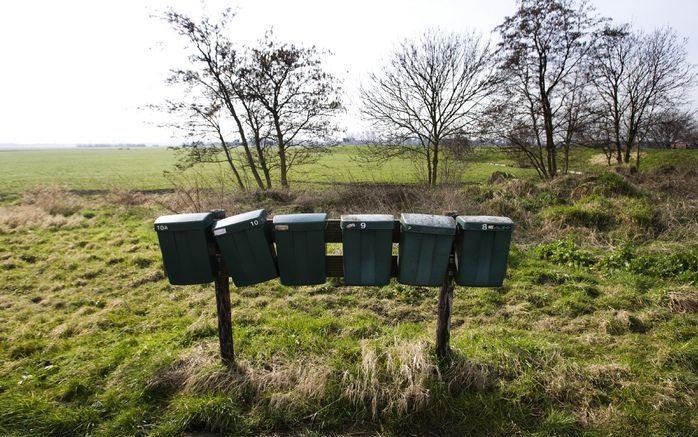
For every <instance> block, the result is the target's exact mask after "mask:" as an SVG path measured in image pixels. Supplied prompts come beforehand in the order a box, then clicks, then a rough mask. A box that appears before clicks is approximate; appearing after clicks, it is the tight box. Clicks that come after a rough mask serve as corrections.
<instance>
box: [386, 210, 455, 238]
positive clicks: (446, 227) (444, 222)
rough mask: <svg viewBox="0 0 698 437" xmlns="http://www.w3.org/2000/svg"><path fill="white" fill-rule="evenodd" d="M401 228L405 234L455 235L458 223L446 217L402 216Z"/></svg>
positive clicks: (426, 215)
mask: <svg viewBox="0 0 698 437" xmlns="http://www.w3.org/2000/svg"><path fill="white" fill-rule="evenodd" d="M400 226H401V228H402V230H403V231H405V232H416V233H420V234H433V235H455V233H456V221H455V220H454V219H453V217H449V216H446V215H431V214H400Z"/></svg>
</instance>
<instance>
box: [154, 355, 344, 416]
mask: <svg viewBox="0 0 698 437" xmlns="http://www.w3.org/2000/svg"><path fill="white" fill-rule="evenodd" d="M330 374H331V370H330V368H329V367H327V366H326V365H324V364H322V363H318V362H309V361H306V360H300V361H290V362H286V361H282V360H281V359H280V358H278V357H277V359H276V361H269V362H265V363H263V364H262V363H252V362H249V361H247V360H238V362H237V363H236V364H235V367H234V368H233V369H229V368H227V367H225V366H222V365H221V364H219V357H218V351H217V345H215V344H214V343H203V344H200V345H198V346H196V347H195V348H193V349H192V350H190V351H189V352H188V353H186V354H185V355H183V356H182V357H180V358H178V359H177V360H175V361H174V362H173V363H172V364H170V365H168V366H165V367H163V368H161V369H160V370H159V371H157V372H156V373H155V374H154V375H153V376H152V377H151V378H150V380H149V381H148V382H147V385H146V388H147V390H149V391H151V392H156V393H161V394H172V393H174V392H178V393H182V394H192V395H197V394H198V395H201V394H210V393H225V394H228V395H231V396H239V397H244V398H250V397H251V398H252V399H253V400H257V401H259V400H262V399H266V400H267V402H268V406H269V407H270V408H272V409H275V410H278V411H281V410H285V409H289V408H291V407H295V406H296V405H297V404H302V403H304V402H307V401H308V400H313V399H318V398H320V397H322V396H323V395H325V391H326V388H325V387H326V383H327V381H328V379H329V377H330Z"/></svg>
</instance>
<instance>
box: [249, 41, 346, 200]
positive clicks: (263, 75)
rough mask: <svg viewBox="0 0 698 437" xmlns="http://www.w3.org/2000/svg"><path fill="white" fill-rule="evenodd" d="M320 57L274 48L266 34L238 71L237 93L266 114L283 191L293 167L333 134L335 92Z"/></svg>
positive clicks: (287, 46)
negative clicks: (255, 103)
mask: <svg viewBox="0 0 698 437" xmlns="http://www.w3.org/2000/svg"><path fill="white" fill-rule="evenodd" d="M324 55H325V53H324V52H322V51H321V50H319V49H317V48H315V47H309V48H304V47H298V46H295V45H293V44H285V43H280V42H279V41H277V40H276V39H275V38H274V36H273V34H272V32H267V34H266V36H265V39H264V41H262V43H261V44H259V45H258V46H257V47H252V48H251V49H250V50H249V52H248V54H247V59H246V63H245V65H244V67H242V68H241V69H240V70H239V74H240V87H239V89H240V90H241V93H242V94H243V95H244V96H245V97H248V98H249V99H251V100H253V101H254V102H258V103H259V105H261V107H263V108H264V109H265V110H266V111H267V114H268V117H269V122H270V125H271V127H272V133H271V135H270V137H269V139H273V141H274V143H275V146H276V149H277V155H278V166H279V176H280V182H281V186H282V187H288V186H289V180H288V174H289V171H290V170H291V169H292V168H293V167H294V166H297V165H301V164H305V163H309V162H313V161H314V160H315V159H316V158H317V156H318V153H320V152H322V151H326V150H327V147H328V144H329V143H330V141H331V140H332V137H333V135H334V134H335V133H337V132H338V131H339V129H338V128H337V126H336V125H335V124H334V119H333V118H334V116H335V115H336V114H337V113H338V111H340V110H341V109H342V106H341V102H340V95H339V92H340V87H339V82H338V79H337V78H336V77H335V76H334V75H332V74H330V73H328V72H327V71H326V70H325V69H324V68H323V56H324Z"/></svg>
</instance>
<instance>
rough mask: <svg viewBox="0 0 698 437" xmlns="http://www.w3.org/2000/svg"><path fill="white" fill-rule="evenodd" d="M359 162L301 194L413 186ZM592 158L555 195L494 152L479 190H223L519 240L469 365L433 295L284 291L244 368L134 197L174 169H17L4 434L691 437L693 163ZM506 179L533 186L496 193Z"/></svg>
mask: <svg viewBox="0 0 698 437" xmlns="http://www.w3.org/2000/svg"><path fill="white" fill-rule="evenodd" d="M351 154H352V150H351V149H350V148H344V149H338V150H336V151H335V153H333V154H332V155H329V156H327V157H325V158H323V162H322V165H321V166H318V167H316V168H313V169H312V171H310V169H308V172H307V173H306V174H305V176H302V177H301V176H299V178H300V179H303V180H305V181H306V183H305V184H297V185H298V186H300V187H302V188H304V189H305V188H308V187H312V186H314V185H313V184H312V182H329V181H337V180H339V181H340V182H355V181H366V182H382V181H399V182H406V181H410V180H413V179H411V178H412V176H411V173H409V172H407V171H406V170H409V169H410V166H409V163H405V162H397V161H396V162H391V163H387V164H386V165H385V166H383V167H382V168H381V169H375V168H374V169H366V168H364V167H361V166H359V165H358V163H357V162H356V161H354V160H353V159H352V156H351ZM592 155H593V153H590V151H586V150H585V151H581V153H579V154H576V155H575V156H574V157H573V164H574V167H575V168H579V169H582V170H584V172H585V174H584V175H576V176H567V177H562V178H559V179H558V180H556V181H553V182H539V181H537V180H536V179H535V177H534V175H533V174H532V173H531V170H529V169H516V168H513V169H512V168H511V167H501V166H498V165H494V164H511V162H510V161H508V160H507V158H506V157H504V156H502V155H499V154H498V153H495V154H494V155H488V154H485V153H483V154H479V155H477V156H476V157H474V162H472V163H470V164H469V165H468V167H467V168H466V171H467V172H468V173H467V174H464V175H463V181H464V182H468V183H467V184H463V185H462V186H461V187H460V188H454V187H452V186H449V187H445V188H434V189H427V188H424V187H422V186H413V187H409V186H408V187H388V186H384V187H380V186H376V185H373V186H367V187H362V186H358V185H351V184H349V185H341V186H337V187H334V188H332V189H323V190H308V191H291V192H289V193H285V194H284V195H279V194H278V193H274V194H273V195H269V196H265V195H262V194H255V193H227V194H226V195H225V196H220V198H219V197H217V196H216V195H214V194H211V198H209V199H204V201H205V202H207V203H205V204H206V205H212V206H213V205H215V206H222V207H224V208H225V209H226V210H227V211H244V210H248V209H254V208H258V207H265V208H266V209H268V210H269V211H270V212H272V213H275V214H279V213H286V212H301V211H303V212H309V211H326V212H328V213H329V214H330V216H331V217H337V216H338V215H339V214H341V213H346V212H359V211H363V212H389V213H393V214H397V213H399V212H401V211H405V212H406V211H420V212H427V211H431V212H435V213H440V212H441V211H443V210H449V209H457V210H458V211H459V212H461V213H466V214H494V215H507V216H510V217H512V219H514V221H515V222H516V224H517V229H516V232H515V234H514V244H513V247H512V251H511V255H510V260H509V271H508V273H507V279H506V281H505V283H504V286H503V287H499V288H493V289H488V288H466V287H457V288H456V292H455V299H454V305H453V319H452V341H451V345H452V347H453V350H454V354H453V356H452V358H451V359H450V360H447V361H444V362H439V360H438V359H437V358H436V356H435V352H434V332H435V320H436V306H437V294H438V289H435V288H426V287H413V286H406V285H402V284H399V283H397V282H395V281H393V282H392V283H391V284H390V285H388V286H385V287H346V286H343V285H342V284H341V281H339V280H329V281H328V282H327V283H326V284H323V285H319V286H312V287H286V286H283V285H281V284H280V283H279V282H278V281H277V280H273V281H270V282H268V283H264V284H259V285H256V286H252V287H244V288H235V287H232V305H233V325H234V340H235V351H236V354H237V366H236V367H234V368H233V369H228V368H226V367H224V366H223V365H221V364H220V363H219V359H218V355H217V354H218V349H217V348H218V344H217V330H216V307H215V299H214V295H213V287H212V285H202V286H185V287H182V286H172V285H170V284H169V283H168V282H167V279H166V278H165V277H164V274H163V270H162V264H161V255H160V253H159V249H158V244H157V238H156V235H155V233H154V232H153V230H152V222H153V220H154V219H155V217H157V216H158V215H161V214H165V213H168V212H169V211H170V210H171V209H179V210H186V209H188V208H191V206H188V204H187V203H186V202H184V203H182V201H181V197H179V196H178V195H177V193H137V192H133V193H125V192H124V190H142V189H156V188H171V185H168V183H167V180H166V179H164V178H163V177H162V171H163V170H166V169H168V168H171V166H172V165H173V163H174V158H173V156H172V155H171V152H170V151H167V150H164V149H134V150H94V151H93V150H87V151H83V150H79V151H78V150H70V151H58V150H57V151H51V152H0V193H3V194H10V196H9V197H8V198H7V199H5V200H2V201H0V321H1V322H2V323H0V366H1V369H2V372H0V435H7V436H17V437H18V436H26V435H36V436H146V435H147V436H178V435H197V434H196V433H199V432H212V433H216V434H221V435H236V436H237V435H269V436H272V435H275V436H278V435H303V436H319V435H502V436H505V435H506V436H509V435H535V436H559V435H568V436H576V435H594V436H597V435H598V436H602V435H638V436H644V435H647V436H655V435H675V436H687V435H694V434H695V433H696V431H697V430H698V416H697V415H696V399H698V377H697V376H696V375H698V289H697V286H698V285H697V284H698V175H696V171H695V169H696V168H697V167H698V166H696V165H695V164H696V162H697V161H696V159H697V158H696V155H697V154H696V153H695V151H690V150H689V151H654V152H652V153H649V154H648V156H647V157H646V159H645V161H644V162H645V164H646V169H647V171H645V172H643V173H641V174H640V175H636V176H631V177H627V178H626V177H624V176H621V175H618V174H615V173H611V172H605V171H604V168H603V167H598V166H596V167H589V165H588V164H586V163H588V161H589V159H590V158H591V156H592ZM668 164H671V165H673V166H674V167H675V168H673V169H671V168H667V167H663V166H665V165H668ZM386 168H388V169H389V170H385V169H386ZM503 170H504V171H507V172H511V173H514V174H516V175H518V176H521V177H522V178H520V179H507V180H503V181H500V182H497V183H492V184H488V183H485V182H486V181H487V179H488V178H489V176H490V175H491V173H492V172H494V171H503ZM383 177H385V179H382V178H383ZM295 179H296V178H295V177H294V180H295ZM308 182H310V183H308ZM38 186H49V187H50V188H41V189H37V188H36V187H38ZM55 186H61V187H63V188H62V189H61V188H55ZM319 186H323V185H319ZM95 189H101V190H107V191H105V192H100V193H90V194H85V193H75V192H70V191H66V190H95ZM338 250H340V248H339V247H338V246H337V247H335V246H332V247H331V248H330V251H332V252H335V251H338ZM429 433H431V434H429Z"/></svg>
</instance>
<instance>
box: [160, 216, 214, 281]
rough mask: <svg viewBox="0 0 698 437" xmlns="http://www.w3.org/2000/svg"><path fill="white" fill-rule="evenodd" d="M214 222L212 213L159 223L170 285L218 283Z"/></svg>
mask: <svg viewBox="0 0 698 437" xmlns="http://www.w3.org/2000/svg"><path fill="white" fill-rule="evenodd" d="M213 222H214V218H213V214H212V213H210V212H206V213H197V214H176V215H165V216H162V217H158V219H157V220H155V224H154V226H155V231H156V232H157V234H158V241H159V242H160V251H161V252H162V261H163V264H164V265H165V273H167V278H168V279H169V280H170V284H172V285H190V284H207V283H209V282H212V281H213V280H214V278H215V272H216V268H215V265H216V264H215V248H214V242H213V235H212V234H211V227H212V226H213Z"/></svg>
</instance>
